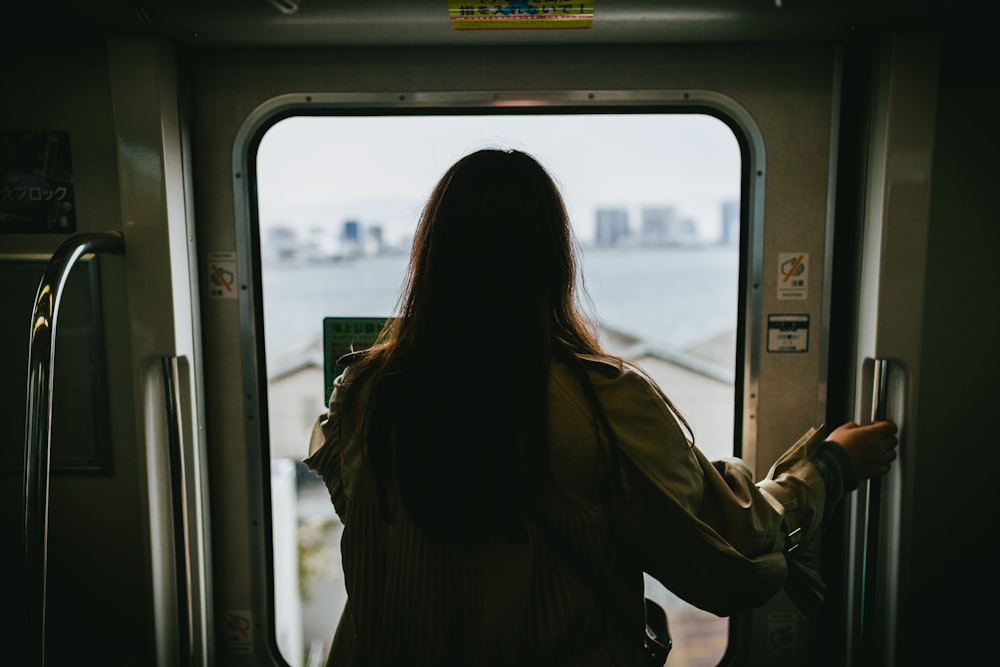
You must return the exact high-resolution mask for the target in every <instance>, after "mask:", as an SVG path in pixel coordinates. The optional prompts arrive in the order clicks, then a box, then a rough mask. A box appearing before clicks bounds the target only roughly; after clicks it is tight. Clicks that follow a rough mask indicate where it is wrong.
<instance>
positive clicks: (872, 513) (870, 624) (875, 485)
mask: <svg viewBox="0 0 1000 667" xmlns="http://www.w3.org/2000/svg"><path fill="white" fill-rule="evenodd" d="M888 375H889V362H888V360H886V359H876V360H875V365H874V373H873V386H872V412H871V421H872V422H873V423H874V422H877V421H881V420H883V419H885V414H886V391H887V387H888V384H889V381H888ZM867 505H868V507H867V512H866V513H865V551H864V562H863V564H862V570H861V586H862V588H861V590H862V594H861V660H862V664H863V665H874V664H875V657H876V646H875V643H874V642H875V636H876V633H875V620H876V616H875V603H876V601H877V596H878V588H877V586H876V576H875V573H876V571H877V570H878V555H879V554H878V546H879V526H880V524H881V518H882V517H881V506H882V480H881V478H879V477H872V478H871V479H869V480H868V503H867Z"/></svg>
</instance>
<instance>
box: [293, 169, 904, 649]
mask: <svg viewBox="0 0 1000 667" xmlns="http://www.w3.org/2000/svg"><path fill="white" fill-rule="evenodd" d="M576 271H577V265H576V258H575V256H574V252H573V242H572V233H571V227H570V223H569V220H568V217H567V214H566V210H565V207H564V205H563V201H562V198H561V196H560V194H559V191H558V188H557V187H556V185H555V183H554V182H553V181H552V179H551V178H550V177H549V175H548V174H547V173H546V171H545V170H544V169H543V168H542V166H541V165H539V164H538V163H537V162H536V161H535V160H534V159H533V158H532V157H530V156H529V155H527V154H525V153H522V152H519V151H508V150H481V151H478V152H475V153H472V154H470V155H468V156H466V157H464V158H462V159H461V160H459V161H458V162H457V163H456V164H455V165H453V166H452V167H451V168H450V169H449V170H448V171H447V172H446V173H445V174H444V176H443V177H442V178H441V180H440V181H439V182H438V184H437V186H436V187H435V189H434V191H433V193H432V195H431V197H430V199H429V201H428V203H427V205H426V207H425V209H424V211H423V215H422V217H421V220H420V224H419V226H418V229H417V234H416V237H415V239H414V242H413V252H412V256H411V260H410V267H409V275H408V281H407V284H406V287H405V290H404V292H403V294H402V296H401V299H400V305H399V313H398V316H397V317H396V318H395V319H393V320H390V322H389V324H387V326H386V328H385V329H384V330H383V332H382V334H381V336H380V340H379V342H377V344H376V345H374V346H373V347H372V348H370V349H369V350H366V351H362V352H358V353H355V354H352V355H349V356H348V357H347V358H345V359H343V360H341V361H340V363H341V364H342V365H346V366H347V369H346V370H345V372H344V373H343V374H342V375H341V376H340V378H338V380H337V382H336V384H335V389H334V392H333V395H332V396H331V399H330V407H329V411H328V412H327V413H326V414H325V415H324V416H323V417H321V418H320V420H319V421H318V422H317V425H316V427H315V429H314V432H313V438H312V442H311V444H310V450H309V451H310V455H309V458H308V459H306V463H307V465H308V466H309V467H310V468H311V469H312V470H314V471H316V472H317V473H318V474H319V475H320V476H321V477H322V478H323V480H324V481H325V482H326V484H327V487H328V488H329V490H330V495H331V498H332V500H333V504H334V506H335V508H336V510H337V513H338V514H339V516H340V517H341V519H342V520H343V522H344V533H343V537H342V542H341V549H342V552H343V565H344V574H345V580H346V587H347V594H348V600H347V606H346V609H345V611H344V614H343V616H342V618H341V621H340V623H339V625H338V628H337V632H336V635H335V637H334V642H333V646H332V648H331V651H330V657H329V664H331V665H348V664H377V665H383V664H384V665H399V664H404V663H408V664H418V665H445V664H470V665H523V664H544V665H555V664H581V665H583V664H586V665H591V664H592V665H611V664H614V665H643V664H645V656H644V652H643V648H642V645H641V641H640V639H641V636H642V633H643V627H644V604H643V572H647V573H649V574H650V575H652V576H654V577H656V578H657V579H658V580H659V581H660V582H661V583H663V584H664V585H665V586H666V587H667V588H669V589H671V590H672V591H674V592H675V593H676V594H677V595H679V596H680V597H682V598H684V599H685V600H687V601H689V602H690V603H692V604H694V605H696V606H698V607H700V608H702V609H706V610H709V611H711V612H714V613H716V614H718V615H729V614H732V613H734V612H737V611H740V610H743V609H747V608H750V607H754V606H758V605H761V604H763V603H764V602H766V601H767V600H768V599H769V598H771V597H772V596H773V595H775V594H776V593H777V592H778V591H779V590H780V589H781V588H782V587H783V586H784V587H785V588H786V590H788V592H789V593H790V594H791V595H792V596H793V599H795V600H796V601H798V602H799V603H800V604H801V605H802V606H803V607H807V606H808V605H809V604H811V602H813V601H815V600H816V599H817V598H818V594H819V589H820V588H821V584H820V583H819V582H818V579H817V578H816V577H815V576H814V575H813V573H812V572H811V570H810V569H809V568H808V563H807V560H808V559H807V557H805V558H803V559H802V562H799V560H797V559H798V557H799V554H802V555H805V554H806V553H807V552H808V548H796V547H799V546H800V545H801V546H802V547H807V546H808V542H809V541H810V539H811V538H812V537H813V536H815V535H816V533H817V531H818V530H819V527H820V525H821V523H822V519H823V516H824V514H826V513H828V511H829V508H830V507H831V506H832V505H833V504H835V503H836V502H837V500H838V499H839V498H841V497H842V496H843V495H844V494H846V493H848V492H850V491H851V490H852V489H854V488H855V487H856V486H857V483H858V481H859V480H861V479H866V478H868V477H871V476H874V475H879V474H883V473H884V472H886V471H887V470H888V469H889V464H890V463H891V462H892V461H893V460H894V459H895V457H896V452H895V448H896V444H897V440H896V436H895V433H896V427H895V425H894V424H892V423H891V422H880V423H877V424H875V425H871V426H857V425H855V424H846V425H844V426H841V427H840V428H838V429H836V430H835V431H833V433H832V434H830V436H829V438H828V439H827V440H825V441H824V440H823V438H822V432H821V431H814V432H810V433H809V434H807V436H804V437H803V439H802V440H801V441H800V442H799V443H796V445H795V446H793V447H792V448H791V449H790V450H789V452H787V453H786V454H785V455H784V456H783V457H782V458H781V459H780V460H779V462H778V463H777V464H776V465H775V467H774V468H772V470H771V473H770V475H769V476H768V478H767V479H766V480H764V481H762V482H760V483H759V484H757V485H755V484H754V483H753V481H752V480H751V478H750V474H749V468H747V466H746V465H745V464H744V463H742V462H740V461H738V460H735V459H734V460H729V461H718V462H709V461H708V460H707V459H706V458H705V456H704V455H703V454H702V453H701V452H700V451H699V450H698V449H697V448H696V447H695V446H694V444H693V439H692V438H691V437H690V436H689V434H690V429H689V428H688V425H687V423H686V422H685V420H684V418H683V417H682V416H681V415H680V414H679V413H678V411H677V410H676V409H675V408H674V406H673V404H672V403H671V402H670V400H669V399H668V398H667V397H666V396H665V395H664V394H663V392H662V391H661V390H660V389H659V388H658V387H657V386H656V384H655V383H654V382H653V381H652V380H651V379H650V378H648V377H647V376H646V375H645V374H643V373H642V371H641V370H639V369H638V368H637V367H635V366H633V365H631V364H629V363H628V362H625V361H623V360H621V359H618V358H615V357H613V356H611V355H608V354H606V353H605V352H604V351H603V350H602V349H601V346H600V344H599V343H598V341H597V338H596V335H595V333H594V330H593V327H592V326H591V324H590V323H589V322H588V321H587V320H586V319H585V318H584V317H583V316H582V314H581V309H580V307H579V304H578V301H577V293H576V291H575V286H576ZM789 535H791V537H789Z"/></svg>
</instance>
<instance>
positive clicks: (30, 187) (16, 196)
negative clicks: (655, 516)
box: [0, 131, 76, 234]
mask: <svg viewBox="0 0 1000 667" xmlns="http://www.w3.org/2000/svg"><path fill="white" fill-rule="evenodd" d="M74 232H76V202H75V201H74V198H73V165H72V160H71V159H70V153H69V134H67V133H66V132H60V131H32V132H24V131H22V132H0V233H12V234H51V233H56V234H72V233H74Z"/></svg>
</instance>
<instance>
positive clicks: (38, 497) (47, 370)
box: [23, 232, 125, 665]
mask: <svg viewBox="0 0 1000 667" xmlns="http://www.w3.org/2000/svg"><path fill="white" fill-rule="evenodd" d="M124 249H125V243H124V239H123V238H122V235H121V234H120V233H118V232H106V233H94V234H78V235H76V236H72V237H70V238H68V239H66V240H65V241H64V242H63V243H62V244H61V245H60V246H59V247H58V248H57V249H56V251H55V252H54V253H53V254H52V258H51V259H50V260H49V264H48V266H47V267H46V269H45V274H44V275H43V276H42V279H41V282H40V283H39V285H38V293H37V294H36V295H35V306H34V310H33V312H32V314H31V327H30V330H29V347H28V398H27V410H26V416H25V444H24V579H23V585H24V587H25V591H24V594H25V601H24V602H25V605H24V609H25V630H26V634H25V641H26V642H27V651H26V652H27V654H28V655H27V656H26V657H29V661H28V662H27V663H26V664H32V665H44V664H45V580H46V566H47V546H48V545H47V541H48V522H49V507H48V504H49V452H50V448H51V445H52V372H53V366H54V364H55V358H56V346H55V340H56V320H57V318H58V315H59V306H60V303H61V301H62V293H63V288H64V287H65V285H66V280H67V279H68V278H69V274H70V271H71V270H72V269H73V265H74V264H76V261H77V260H78V259H80V257H82V256H83V255H86V254H90V253H99V252H108V253H116V254H118V253H122V252H123V251H124Z"/></svg>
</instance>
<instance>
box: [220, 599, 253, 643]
mask: <svg viewBox="0 0 1000 667" xmlns="http://www.w3.org/2000/svg"><path fill="white" fill-rule="evenodd" d="M225 628H226V647H227V648H228V649H229V650H230V651H232V652H234V653H250V652H251V651H252V650H253V613H252V612H251V611H250V610H249V609H230V610H229V611H227V612H226V616H225Z"/></svg>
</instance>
